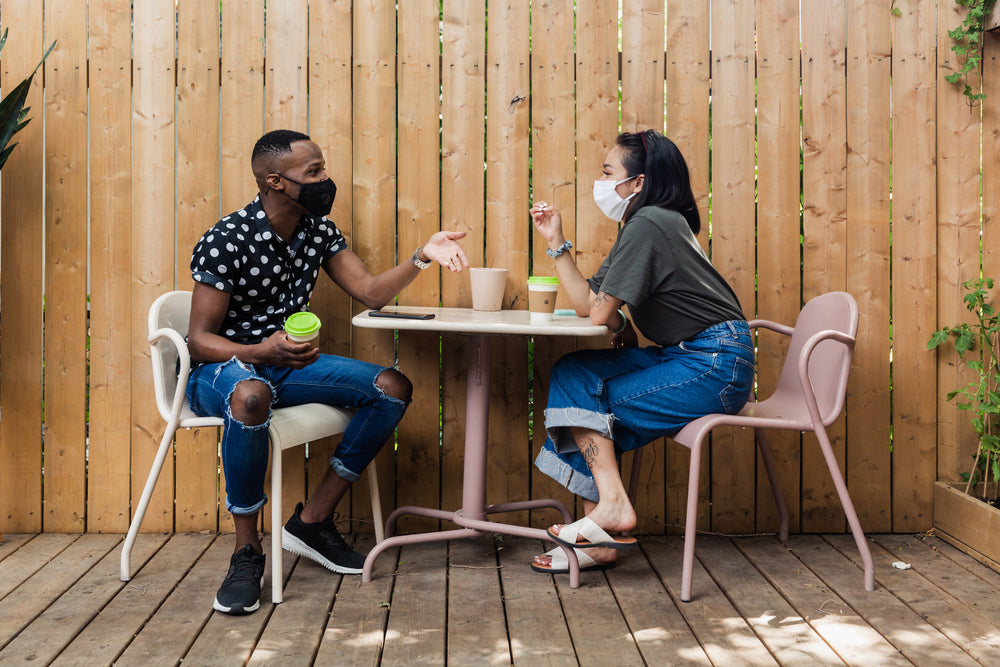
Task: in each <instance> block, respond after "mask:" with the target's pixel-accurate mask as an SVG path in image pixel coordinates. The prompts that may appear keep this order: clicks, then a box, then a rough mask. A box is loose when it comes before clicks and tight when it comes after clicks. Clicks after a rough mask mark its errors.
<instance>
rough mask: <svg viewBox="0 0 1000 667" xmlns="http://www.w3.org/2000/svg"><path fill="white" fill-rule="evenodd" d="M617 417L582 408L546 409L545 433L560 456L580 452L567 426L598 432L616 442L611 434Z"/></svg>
mask: <svg viewBox="0 0 1000 667" xmlns="http://www.w3.org/2000/svg"><path fill="white" fill-rule="evenodd" d="M614 420H615V416H614V415H609V414H601V413H600V412H594V411H593V410H583V409H581V408H573V407H570V408H546V409H545V433H546V434H547V435H548V436H549V439H550V440H551V441H552V443H553V444H554V445H555V446H556V451H557V452H558V453H560V454H565V453H567V452H576V451H579V448H578V447H577V446H576V441H575V440H573V436H572V435H570V433H569V431H567V430H565V427H567V426H574V427H576V428H585V429H588V430H590V431H594V432H596V433H597V434H598V435H600V436H603V437H605V438H607V439H608V440H614V438H613V437H612V433H611V425H612V423H614Z"/></svg>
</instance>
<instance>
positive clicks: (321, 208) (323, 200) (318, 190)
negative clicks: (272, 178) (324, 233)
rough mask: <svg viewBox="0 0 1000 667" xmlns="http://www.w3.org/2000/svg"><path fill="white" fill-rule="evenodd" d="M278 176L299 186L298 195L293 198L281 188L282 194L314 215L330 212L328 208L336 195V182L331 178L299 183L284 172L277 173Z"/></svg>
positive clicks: (331, 207) (321, 215)
mask: <svg viewBox="0 0 1000 667" xmlns="http://www.w3.org/2000/svg"><path fill="white" fill-rule="evenodd" d="M278 176H281V177H282V178H283V179H285V180H286V181H291V182H292V183H295V185H297V186H299V196H298V197H294V198H293V197H292V196H291V195H289V194H288V193H287V192H285V191H284V190H282V191H281V193H282V194H283V195H285V196H286V197H288V198H289V199H291V200H292V201H294V202H295V203H296V204H298V205H299V206H301V207H302V208H304V209H305V210H307V211H309V213H310V214H312V215H314V216H316V217H323V216H324V215H329V214H330V210H331V209H333V200H334V198H335V197H336V196H337V184H336V183H334V182H333V179H332V178H327V179H326V180H324V181H315V182H313V183H299V182H298V181H296V180H294V179H291V178H288V177H287V176H285V175H284V174H278Z"/></svg>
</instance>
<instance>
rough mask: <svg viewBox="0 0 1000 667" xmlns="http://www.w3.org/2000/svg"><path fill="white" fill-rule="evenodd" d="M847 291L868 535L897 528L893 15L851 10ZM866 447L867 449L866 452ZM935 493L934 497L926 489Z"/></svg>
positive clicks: (857, 483)
mask: <svg viewBox="0 0 1000 667" xmlns="http://www.w3.org/2000/svg"><path fill="white" fill-rule="evenodd" d="M847 17H848V26H847V27H848V32H847V99H848V107H847V108H848V112H847V113H848V115H847V143H848V146H849V147H850V150H849V151H848V154H847V224H848V228H849V229H850V232H849V234H848V244H847V291H848V292H850V293H851V294H852V295H853V296H854V298H855V299H856V300H858V302H859V303H864V304H865V308H863V309H861V312H860V322H859V326H858V339H857V344H856V345H855V347H854V368H855V369H857V368H859V367H863V368H865V369H866V371H867V372H864V373H857V372H855V373H852V375H851V381H850V386H849V388H848V397H847V408H846V412H847V414H849V415H850V418H849V419H848V420H847V443H848V447H847V464H846V469H845V471H844V473H845V476H846V477H847V483H848V486H849V489H850V492H851V498H852V500H853V501H854V504H855V507H856V508H857V510H858V516H859V518H860V520H861V525H862V526H864V528H865V530H868V531H878V532H886V531H889V530H891V528H892V515H891V511H890V508H891V507H892V503H891V497H890V495H891V493H890V487H889V485H888V484H886V483H885V480H886V479H888V478H889V476H890V474H891V463H890V459H891V456H890V449H889V425H890V422H889V419H890V406H889V393H888V391H886V387H887V386H888V385H889V383H890V380H891V378H890V375H889V353H890V351H891V346H890V340H889V336H890V334H889V303H890V302H889V293H890V284H889V203H890V202H889V163H890V156H891V154H890V137H889V90H890V86H889V80H890V79H889V77H890V66H891V61H890V55H889V54H890V47H891V40H890V29H889V28H890V23H889V22H890V20H891V19H892V14H890V13H889V12H886V11H883V8H881V7H878V6H877V5H872V4H869V3H866V2H863V1H862V0H850V2H849V3H848V12H847ZM861 443H868V444H867V446H863V445H862V444H861ZM928 492H929V489H928Z"/></svg>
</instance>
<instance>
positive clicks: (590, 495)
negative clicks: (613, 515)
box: [535, 447, 601, 503]
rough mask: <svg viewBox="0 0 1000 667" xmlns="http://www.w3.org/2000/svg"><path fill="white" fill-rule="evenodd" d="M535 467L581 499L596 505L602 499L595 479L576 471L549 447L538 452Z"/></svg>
mask: <svg viewBox="0 0 1000 667" xmlns="http://www.w3.org/2000/svg"><path fill="white" fill-rule="evenodd" d="M535 467H536V468H538V470H539V471H541V472H543V473H545V474H546V475H548V476H549V477H551V478H552V479H554V480H555V481H556V482H558V483H559V484H562V485H563V486H565V487H566V489H567V490H568V491H570V492H571V493H573V494H575V495H578V496H580V497H581V498H586V499H587V500H591V501H593V502H595V503H596V502H598V501H599V500H600V499H601V496H600V494H599V493H597V484H596V483H595V482H594V478H593V477H588V476H587V475H584V474H582V473H580V472H579V471H577V470H574V469H573V466H571V465H570V464H568V463H566V462H565V461H564V460H562V459H561V458H559V456H558V455H557V454H555V453H554V452H553V451H552V450H551V449H549V448H548V447H542V450H541V451H540V452H538V456H537V457H535Z"/></svg>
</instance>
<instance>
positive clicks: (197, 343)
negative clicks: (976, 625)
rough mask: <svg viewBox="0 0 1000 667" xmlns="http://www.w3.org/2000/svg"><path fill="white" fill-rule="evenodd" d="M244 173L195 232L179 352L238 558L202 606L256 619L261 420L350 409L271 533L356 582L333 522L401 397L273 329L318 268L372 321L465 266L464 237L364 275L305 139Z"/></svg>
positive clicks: (273, 144) (390, 377)
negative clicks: (323, 466)
mask: <svg viewBox="0 0 1000 667" xmlns="http://www.w3.org/2000/svg"><path fill="white" fill-rule="evenodd" d="M251 167H252V169H253V174H254V178H255V179H256V181H257V187H258V190H259V194H258V196H257V197H256V198H255V199H254V200H253V201H252V202H251V203H250V204H248V205H247V206H246V207H245V208H243V209H241V210H239V211H236V212H235V213H233V214H231V215H228V216H226V217H225V218H223V219H222V220H220V221H219V222H218V223H216V225H215V226H214V227H212V228H211V229H209V230H208V231H207V232H205V234H204V235H203V236H202V238H201V240H200V241H199V242H198V244H197V245H196V246H195V249H194V253H193V255H192V258H191V271H192V274H193V277H194V280H195V286H194V291H193V294H192V299H191V321H190V325H189V332H188V346H189V349H190V351H191V358H192V360H193V361H194V362H195V363H194V368H193V369H192V371H191V378H190V381H189V382H188V387H187V395H188V400H189V402H190V404H191V408H192V409H193V410H194V411H195V412H196V413H197V414H199V415H212V416H217V417H222V418H224V420H225V426H224V430H223V434H222V465H223V468H224V469H225V473H226V507H227V509H228V510H229V512H231V513H232V515H233V522H234V523H235V527H236V548H235V551H234V554H233V556H232V559H231V561H230V566H229V572H228V574H227V576H226V578H225V580H224V581H223V583H222V586H221V587H220V588H219V591H218V593H217V594H216V597H215V602H214V604H213V606H214V608H215V609H217V610H219V611H221V612H224V613H228V614H248V613H250V612H252V611H254V610H256V609H257V608H258V607H259V606H260V587H261V578H262V576H263V573H264V554H263V550H262V548H261V544H260V537H259V535H258V533H257V518H258V514H259V513H260V509H261V507H263V505H264V503H265V502H266V500H267V498H266V496H265V495H264V476H265V473H266V470H267V461H268V454H269V452H270V446H269V443H268V434H267V426H268V420H269V418H270V414H271V409H272V408H273V407H282V406H289V405H299V404H303V403H317V402H319V403H326V404H329V405H336V406H346V407H352V408H356V409H357V413H356V415H355V416H354V418H353V419H352V420H351V423H350V424H349V425H348V427H347V430H346V431H345V432H344V435H343V438H342V439H341V442H340V444H339V445H338V447H337V449H336V451H335V452H334V454H333V456H332V457H331V459H330V468H329V469H328V470H327V472H326V475H325V476H324V478H323V480H322V481H321V482H320V484H319V487H318V488H317V489H316V491H315V493H313V495H312V496H311V497H310V498H309V501H308V502H307V503H306V504H305V505H304V506H303V505H302V504H301V503H299V505H298V506H297V507H296V508H295V512H294V514H293V515H292V517H291V518H290V519H289V520H288V522H287V523H286V524H285V526H284V528H283V529H282V542H283V546H284V548H285V549H288V550H289V551H292V552H294V553H297V554H300V555H302V556H305V557H307V558H310V559H312V560H314V561H316V562H317V563H320V564H321V565H323V566H324V567H327V568H329V569H331V570H334V571H335V572H340V573H344V574H357V573H360V572H361V570H362V567H363V565H364V556H362V555H361V554H360V553H358V552H356V551H353V550H352V549H350V548H349V547H348V546H347V544H346V543H345V542H344V539H343V538H342V537H341V535H340V533H339V532H338V531H337V528H336V526H335V525H334V518H335V517H334V515H333V510H334V508H335V507H336V505H337V503H338V501H340V499H341V498H342V497H343V496H344V494H345V493H346V492H347V490H348V488H349V487H350V485H351V483H352V482H354V481H355V480H356V479H358V477H359V476H360V475H361V473H362V472H363V471H364V468H365V466H367V465H368V463H370V462H371V460H372V459H373V458H374V457H375V455H376V454H377V453H378V451H379V449H381V447H382V445H383V444H384V443H385V442H386V440H387V439H388V438H389V436H390V435H391V434H392V433H393V431H394V430H395V428H396V425H397V424H398V423H399V421H400V419H402V417H403V413H404V412H405V411H406V407H407V405H408V404H409V402H410V396H411V393H412V390H413V386H412V385H411V384H410V381H409V380H408V379H407V378H406V376H405V375H403V374H402V373H400V372H399V371H397V370H395V369H392V368H384V367H381V366H377V365H375V364H370V363H367V362H362V361H358V360H354V359H345V358H341V357H336V356H333V355H326V354H320V353H319V350H318V349H317V348H316V347H315V346H314V345H313V344H312V343H311V342H293V341H292V340H290V339H288V338H287V337H286V335H285V332H284V328H283V326H284V321H285V319H286V318H287V317H288V316H289V315H291V314H292V313H295V312H298V311H301V310H305V309H306V308H307V307H308V304H309V299H310V297H311V295H312V291H313V288H314V287H315V284H316V280H317V278H318V276H319V271H320V269H321V268H322V269H323V271H325V272H326V274H327V275H329V276H330V278H332V279H333V281H334V282H335V283H337V284H338V285H339V286H340V287H341V288H342V289H343V290H344V291H345V292H347V294H349V295H350V296H352V297H353V298H355V299H357V300H358V301H360V302H361V303H363V304H364V305H365V306H367V307H369V308H380V307H382V306H383V305H385V304H386V303H388V302H389V301H390V300H391V299H392V298H393V297H394V296H395V295H396V294H397V293H398V292H399V291H400V290H401V289H402V288H403V287H405V286H406V285H408V284H409V283H410V282H412V281H413V279H414V278H415V277H416V276H417V274H418V273H419V272H420V270H421V269H425V268H427V267H429V266H430V265H431V263H432V262H435V261H436V262H438V263H440V264H441V265H442V266H444V267H445V268H447V269H449V270H451V271H456V272H457V271H461V270H462V269H463V267H468V265H469V263H468V260H467V259H466V257H465V253H464V252H462V249H461V247H460V246H459V245H458V244H457V243H456V241H457V240H458V239H461V238H462V237H464V236H465V233H464V232H438V233H436V234H434V235H432V236H431V237H430V239H429V240H428V241H427V243H425V244H424V245H423V246H421V247H419V248H417V249H416V250H415V251H414V252H413V255H412V256H411V257H409V258H407V259H406V260H405V261H403V262H401V263H400V264H399V265H398V266H396V267H394V268H392V269H389V270H388V271H385V272H384V273H381V274H379V275H377V276H373V275H372V274H371V273H369V271H368V270H367V269H366V268H365V266H364V264H363V263H362V262H361V260H360V259H359V258H358V256H357V255H355V254H354V253H353V252H351V250H350V249H349V248H348V247H347V243H346V242H345V240H344V237H343V236H342V235H341V233H340V231H339V230H338V229H337V228H336V226H334V224H333V223H332V222H330V221H329V220H327V219H326V217H325V216H326V215H327V214H328V213H329V212H330V210H331V207H332V205H333V198H334V195H335V194H336V189H337V188H336V185H334V183H333V181H332V180H331V179H330V178H329V177H328V176H327V174H326V169H325V162H324V160H323V153H322V151H321V150H320V148H319V146H317V145H316V144H315V143H314V142H313V141H311V140H310V139H309V137H308V136H307V135H305V134H302V133H300V132H293V131H290V130H276V131H273V132H268V133H267V134H265V135H264V136H263V137H261V138H260V139H259V140H258V141H257V143H256V145H255V146H254V149H253V155H252V158H251Z"/></svg>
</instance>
